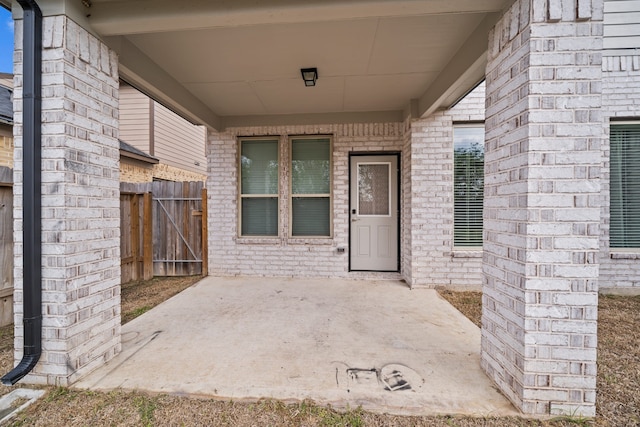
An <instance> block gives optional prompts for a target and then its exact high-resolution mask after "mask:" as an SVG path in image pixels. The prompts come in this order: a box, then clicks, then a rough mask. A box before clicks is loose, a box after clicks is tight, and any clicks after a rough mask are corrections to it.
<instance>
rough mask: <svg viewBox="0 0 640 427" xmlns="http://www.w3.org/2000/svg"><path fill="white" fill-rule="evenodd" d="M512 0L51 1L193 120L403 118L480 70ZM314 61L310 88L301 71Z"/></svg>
mask: <svg viewBox="0 0 640 427" xmlns="http://www.w3.org/2000/svg"><path fill="white" fill-rule="evenodd" d="M511 2H512V0H347V1H337V0H261V1H255V0H209V1H202V0H180V1H176V0H91V1H80V0H54V1H45V0H42V1H40V3H42V4H43V11H44V12H45V14H46V13H47V9H50V12H55V9H56V8H60V7H64V8H65V9H64V12H65V13H67V14H72V15H73V14H75V15H77V16H78V17H79V19H81V20H82V21H83V25H88V26H89V28H90V29H91V30H92V31H94V32H95V33H96V34H98V35H99V36H100V37H101V38H103V39H104V40H105V41H106V42H107V44H109V45H110V46H111V47H112V48H113V49H114V50H115V51H116V52H117V53H118V54H119V58H120V75H121V77H122V78H123V79H124V80H126V81H128V82H129V83H130V84H132V85H134V86H136V87H137V88H138V89H140V90H142V91H143V92H145V93H147V94H148V95H150V96H152V97H153V98H155V99H156V100H158V101H160V102H161V103H163V104H165V105H166V106H168V107H170V108H171V109H173V110H174V111H176V112H178V113H179V114H181V115H183V116H184V117H186V118H187V119H189V120H191V121H192V122H194V123H199V124H205V125H208V126H209V127H211V128H214V129H218V130H221V129H224V128H225V127H228V126H243V125H270V124H311V123H326V122H333V123H345V122H363V121H371V120H378V121H380V120H394V121H395V120H402V119H403V118H404V117H406V115H407V114H409V113H411V114H412V115H413V116H414V117H420V116H426V115H428V114H430V113H431V112H433V111H435V110H437V109H439V108H445V107H448V106H451V105H452V104H453V103H455V102H456V101H457V100H458V99H459V98H460V97H462V96H463V95H464V94H466V93H467V92H468V91H469V90H470V89H471V88H473V87H474V85H476V84H477V83H478V82H479V81H481V80H482V78H483V76H484V68H485V64H486V59H485V58H486V51H487V34H488V31H489V30H490V28H491V27H492V26H493V24H494V23H495V22H496V21H497V19H498V17H499V15H500V11H502V10H503V9H504V8H505V7H507V6H508V5H509V4H510V3H511ZM305 67H317V69H318V74H319V78H318V81H317V85H316V86H315V87H305V86H304V84H303V82H302V79H301V76H300V69H301V68H305Z"/></svg>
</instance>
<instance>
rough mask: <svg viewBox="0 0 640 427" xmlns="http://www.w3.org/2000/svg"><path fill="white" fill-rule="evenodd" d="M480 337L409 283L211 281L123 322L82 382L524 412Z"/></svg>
mask: <svg viewBox="0 0 640 427" xmlns="http://www.w3.org/2000/svg"><path fill="white" fill-rule="evenodd" d="M479 351H480V330H479V329H478V328H477V327H476V326H475V325H473V324H472V323H471V322H470V321H469V320H468V319H466V318H465V317H464V316H463V315H462V314H460V313H459V312H458V311H457V310H455V309H454V308H453V307H452V306H451V305H450V304H449V303H447V302H446V301H444V300H443V299H442V298H440V297H439V295H438V294H437V292H436V291H434V290H431V289H414V290H409V289H408V287H407V286H406V285H405V284H404V283H402V282H398V281H349V280H334V279H331V280H316V279H274V278H216V277H208V278H205V279H203V280H202V281H200V282H199V283H197V284H196V285H194V286H192V287H191V288H189V289H187V290H185V291H184V292H182V293H180V294H179V295H177V296H175V297H174V298H172V299H170V300H168V301H166V302H164V303H163V304H161V305H159V306H158V307H156V308H154V309H153V310H151V311H150V312H148V313H145V314H144V315H142V316H141V317H138V318H137V319H135V320H133V321H132V322H130V323H128V324H126V325H124V326H123V352H122V353H121V354H120V355H119V356H118V357H116V358H115V359H114V360H113V361H111V362H110V363H108V364H107V365H106V366H104V367H103V368H101V369H99V370H98V371H95V372H93V373H92V374H90V375H89V376H87V377H85V378H84V379H82V380H81V381H79V382H78V383H77V384H76V386H77V387H80V388H91V389H100V390H109V389H114V388H124V389H139V390H147V391H151V392H159V393H170V394H186V395H197V396H211V397H218V398H231V399H234V400H244V399H251V400H253V399H258V398H262V397H270V398H276V399H282V400H285V401H291V400H302V399H313V400H314V401H316V402H317V403H320V404H331V405H332V406H333V407H337V408H345V407H347V406H348V407H351V408H356V407H358V406H362V408H363V409H366V410H371V411H375V412H386V413H392V414H400V415H434V414H471V415H482V416H486V415H516V414H518V412H517V411H516V410H515V409H514V408H513V406H512V405H511V404H510V403H509V402H508V401H507V399H506V398H505V397H503V396H502V395H501V394H500V393H499V392H498V391H497V390H496V389H495V388H494V386H493V385H492V383H491V381H490V380H489V379H488V378H487V377H486V375H485V374H484V373H483V372H482V370H481V369H480V354H479Z"/></svg>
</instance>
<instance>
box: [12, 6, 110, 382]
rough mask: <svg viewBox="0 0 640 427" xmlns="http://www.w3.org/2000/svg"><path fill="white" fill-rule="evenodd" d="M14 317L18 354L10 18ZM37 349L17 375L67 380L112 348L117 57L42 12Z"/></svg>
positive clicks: (18, 143) (18, 116)
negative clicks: (26, 370) (28, 367)
mask: <svg viewBox="0 0 640 427" xmlns="http://www.w3.org/2000/svg"><path fill="white" fill-rule="evenodd" d="M15 24H16V25H15V31H16V32H15V34H16V56H15V58H16V63H15V73H16V77H17V78H16V80H15V81H16V83H17V86H16V88H15V92H14V96H15V100H16V101H15V127H16V129H15V135H16V138H15V159H16V162H15V183H16V184H15V187H14V189H15V190H14V191H15V194H16V197H15V202H14V203H15V206H14V214H15V218H16V221H15V223H14V231H15V238H16V245H15V257H16V258H15V261H16V264H15V273H16V274H15V287H16V290H15V311H16V317H15V325H16V338H15V345H16V354H15V356H16V358H17V360H20V358H21V356H22V341H23V330H22V297H23V295H22V279H23V274H22V271H23V269H24V268H29V265H28V262H29V261H28V260H26V261H25V262H26V263H27V264H26V265H23V260H22V222H21V218H22V197H21V194H22V186H21V182H22V162H21V158H22V146H23V145H22V137H21V135H22V101H21V97H22V87H21V82H22V64H21V58H22V51H21V49H22V40H21V39H22V21H20V20H18V21H16V23H15ZM43 45H44V46H43V54H42V57H43V65H42V70H43V76H42V87H43V88H42V194H43V195H42V218H43V219H42V240H43V245H42V257H43V260H42V266H43V271H42V278H43V280H42V291H43V295H42V300H43V309H42V313H43V333H42V336H43V353H42V356H41V358H40V361H39V362H38V364H37V365H36V367H35V369H34V370H33V371H32V374H30V375H29V376H27V377H26V378H25V379H24V380H23V382H29V383H38V384H51V385H68V384H70V383H72V382H73V381H75V380H76V379H78V378H79V377H80V376H82V375H83V374H85V373H88V372H89V371H91V370H93V369H95V368H96V367H98V366H100V365H102V364H103V363H105V362H106V361H107V360H109V359H110V358H111V357H113V356H114V355H115V354H116V353H117V352H119V351H120V286H119V285H120V230H119V226H120V209H119V202H120V197H119V182H118V175H119V172H118V163H119V147H118V139H117V135H118V61H117V58H116V56H115V54H113V53H112V52H111V51H110V50H109V49H108V48H107V46H106V45H104V44H102V43H101V42H100V41H99V40H98V39H97V38H95V37H94V36H92V35H91V34H89V33H88V32H87V31H85V30H84V29H83V28H81V27H80V26H78V25H77V24H76V23H74V22H73V21H71V20H70V19H68V18H67V17H66V16H52V17H45V18H44V28H43Z"/></svg>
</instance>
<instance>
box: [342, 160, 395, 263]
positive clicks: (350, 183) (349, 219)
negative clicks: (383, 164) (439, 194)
mask: <svg viewBox="0 0 640 427" xmlns="http://www.w3.org/2000/svg"><path fill="white" fill-rule="evenodd" d="M365 156H370V157H374V156H395V157H396V161H397V165H398V170H397V171H396V173H397V175H398V176H397V181H398V185H397V188H396V191H397V192H398V197H397V199H398V206H397V212H398V215H397V223H398V224H397V227H398V230H397V231H398V233H397V234H398V261H397V266H396V269H395V270H352V269H351V249H352V248H351V233H352V230H351V190H352V185H354V183H352V182H351V172H352V171H351V160H352V159H353V158H354V157H365ZM401 161H402V153H401V152H399V151H352V152H350V153H349V168H348V169H349V171H348V174H349V202H348V204H349V208H348V209H347V215H348V221H349V267H348V268H349V272H356V273H357V272H365V273H366V272H373V273H400V272H401V271H400V268H401V265H402V262H401V260H402V244H401V243H402V234H401V232H402V229H401V227H400V224H401V223H402V219H401V215H402V209H401V206H402V192H401V185H402V173H401V172H402V164H401Z"/></svg>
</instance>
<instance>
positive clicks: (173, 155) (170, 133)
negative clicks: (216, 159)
mask: <svg viewBox="0 0 640 427" xmlns="http://www.w3.org/2000/svg"><path fill="white" fill-rule="evenodd" d="M154 105H155V152H154V155H155V156H156V157H157V158H158V159H160V162H161V163H164V164H167V165H169V166H174V167H177V168H181V169H185V170H188V171H192V172H198V173H202V174H206V173H207V159H206V157H205V141H206V131H205V128H204V127H203V126H195V125H192V124H191V123H189V122H188V121H187V120H185V119H183V118H182V117H180V116H178V115H176V114H175V113H173V112H172V111H171V110H169V109H167V108H166V107H164V106H162V105H160V104H158V103H157V102H155V103H154ZM196 163H198V164H196Z"/></svg>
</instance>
